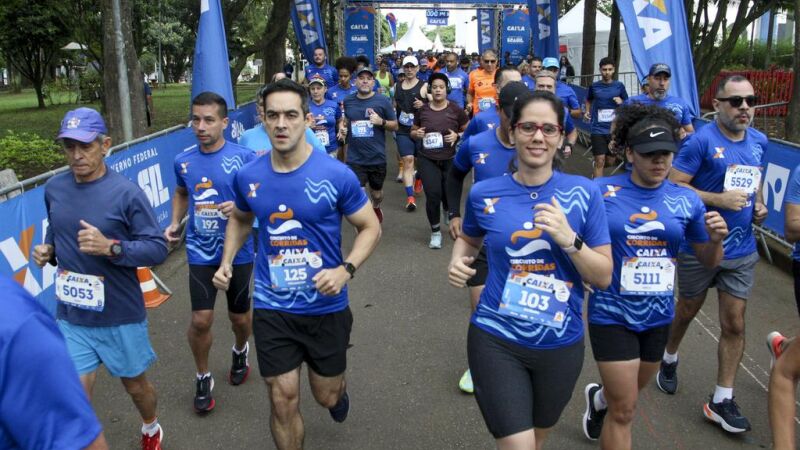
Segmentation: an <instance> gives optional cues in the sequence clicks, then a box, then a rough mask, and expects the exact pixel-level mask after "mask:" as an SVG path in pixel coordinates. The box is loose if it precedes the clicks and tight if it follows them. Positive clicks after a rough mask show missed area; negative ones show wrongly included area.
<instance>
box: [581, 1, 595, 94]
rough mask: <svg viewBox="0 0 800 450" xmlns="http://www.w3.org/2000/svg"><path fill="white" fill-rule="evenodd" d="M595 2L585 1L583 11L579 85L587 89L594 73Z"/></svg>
mask: <svg viewBox="0 0 800 450" xmlns="http://www.w3.org/2000/svg"><path fill="white" fill-rule="evenodd" d="M596 20H597V0H586V3H584V9H583V54H582V55H581V85H583V86H585V87H588V86H589V85H591V84H592V79H591V77H589V76H587V75H591V74H593V73H594V70H595V68H594V44H595V33H596V32H597V26H596V24H595V22H596Z"/></svg>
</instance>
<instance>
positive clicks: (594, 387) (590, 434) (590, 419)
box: [583, 383, 608, 441]
mask: <svg viewBox="0 0 800 450" xmlns="http://www.w3.org/2000/svg"><path fill="white" fill-rule="evenodd" d="M602 388H603V386H602V385H600V384H597V383H589V384H587V385H586V388H585V389H584V390H583V395H584V398H586V411H585V412H584V413H583V434H585V435H586V438H587V439H589V440H591V441H596V440H598V439H600V432H602V431H603V419H605V418H606V412H608V408H604V409H601V410H597V409H596V408H595V407H594V396H595V395H596V394H597V393H598V392H599V391H600V389H602Z"/></svg>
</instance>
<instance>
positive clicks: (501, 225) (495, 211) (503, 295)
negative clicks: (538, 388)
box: [463, 171, 610, 349]
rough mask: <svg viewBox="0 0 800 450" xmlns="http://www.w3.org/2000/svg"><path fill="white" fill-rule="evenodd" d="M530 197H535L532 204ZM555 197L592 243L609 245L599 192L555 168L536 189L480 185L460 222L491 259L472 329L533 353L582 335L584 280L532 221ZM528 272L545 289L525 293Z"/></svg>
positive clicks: (506, 180)
mask: <svg viewBox="0 0 800 450" xmlns="http://www.w3.org/2000/svg"><path fill="white" fill-rule="evenodd" d="M532 192H536V193H537V194H538V196H537V198H536V199H535V200H533V199H532V198H531V197H532V196H533V195H532ZM552 197H555V198H556V199H557V200H558V201H559V203H560V204H561V208H562V210H563V211H564V213H565V214H566V216H567V220H568V222H569V224H570V226H571V227H572V229H573V230H575V232H577V233H578V234H579V235H580V236H581V237H582V238H583V240H584V242H585V243H586V245H587V246H589V247H597V246H600V245H606V244H608V243H609V242H610V240H609V236H608V224H607V221H606V214H605V211H604V210H603V196H602V195H601V194H600V190H599V189H598V188H597V186H596V185H594V184H593V183H592V182H591V181H590V180H588V179H587V178H584V177H581V176H577V175H567V174H563V173H561V172H558V171H555V172H553V176H552V177H551V178H550V180H548V181H547V182H546V183H545V184H543V185H541V186H537V187H532V186H531V187H529V186H523V185H521V184H520V183H518V182H517V181H516V180H514V178H513V176H511V175H505V176H502V177H496V178H490V179H488V180H484V181H481V182H478V183H476V184H475V185H474V186H473V187H472V190H471V191H470V193H469V198H468V199H467V204H466V205H467V206H466V214H465V216H464V222H463V231H464V234H465V235H467V236H472V237H480V236H485V239H484V245H485V246H486V256H487V259H488V262H489V274H488V276H487V278H486V286H485V287H484V289H483V293H482V294H481V298H480V302H479V303H478V308H477V309H476V310H475V312H474V313H473V314H472V319H471V322H472V324H474V325H475V326H477V327H479V328H481V329H482V330H484V331H486V332H488V333H491V334H493V335H495V336H497V337H499V338H501V339H505V340H507V341H511V342H513V343H515V344H519V345H522V346H525V347H529V348H539V349H549V348H559V347H565V346H568V345H571V344H573V343H575V342H578V341H580V340H581V339H582V338H583V318H582V312H581V309H582V305H583V294H584V292H583V285H582V284H581V276H580V274H579V273H578V271H577V269H576V268H575V266H574V264H573V263H572V260H571V259H570V257H569V255H567V254H566V253H564V252H563V251H562V250H561V249H560V248H559V247H558V244H556V243H555V242H553V240H552V239H551V238H550V236H549V234H548V233H546V232H542V231H541V230H540V229H538V228H536V227H534V225H533V223H532V220H533V209H532V208H533V207H534V206H535V205H536V204H538V203H544V202H547V203H549V202H550V201H551V199H552ZM512 269H513V270H514V271H515V272H516V273H512V272H511V270H512ZM529 274H532V275H533V276H539V277H541V278H540V280H538V283H541V284H539V285H540V286H542V288H541V289H543V290H538V289H534V288H532V287H529V288H528V289H527V292H526V289H524V288H522V289H521V288H520V287H519V285H518V284H517V283H514V281H515V280H520V278H521V277H522V278H521V279H525V278H524V277H526V276H528V275H529ZM550 276H554V277H555V280H560V282H555V281H554V280H553V279H552V278H550ZM556 297H557V298H556ZM501 304H502V305H503V307H502V308H501ZM521 304H522V305H521ZM520 308H522V309H523V310H522V311H521V312H520ZM520 313H521V314H527V315H529V317H528V318H525V317H524V316H523V315H520ZM540 320H542V321H545V322H544V323H543V322H540Z"/></svg>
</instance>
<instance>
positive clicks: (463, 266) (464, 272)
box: [447, 256, 478, 288]
mask: <svg viewBox="0 0 800 450" xmlns="http://www.w3.org/2000/svg"><path fill="white" fill-rule="evenodd" d="M474 261H475V257H474V256H462V257H461V258H459V259H455V260H452V261H450V266H449V267H448V268H447V280H448V281H449V282H450V285H451V286H455V287H459V288H463V287H466V286H467V280H469V279H470V278H472V277H473V276H474V275H475V274H476V273H477V272H478V271H477V270H475V269H473V268H472V267H470V264H472V263H473V262H474Z"/></svg>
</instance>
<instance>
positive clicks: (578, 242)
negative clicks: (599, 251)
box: [572, 235, 583, 250]
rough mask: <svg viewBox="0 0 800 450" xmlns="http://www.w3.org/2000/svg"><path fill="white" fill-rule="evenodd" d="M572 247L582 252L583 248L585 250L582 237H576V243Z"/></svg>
mask: <svg viewBox="0 0 800 450" xmlns="http://www.w3.org/2000/svg"><path fill="white" fill-rule="evenodd" d="M572 245H574V246H575V248H577V249H578V250H580V249H581V248H583V239H581V238H580V236H578V235H575V243H574V244H572Z"/></svg>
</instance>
